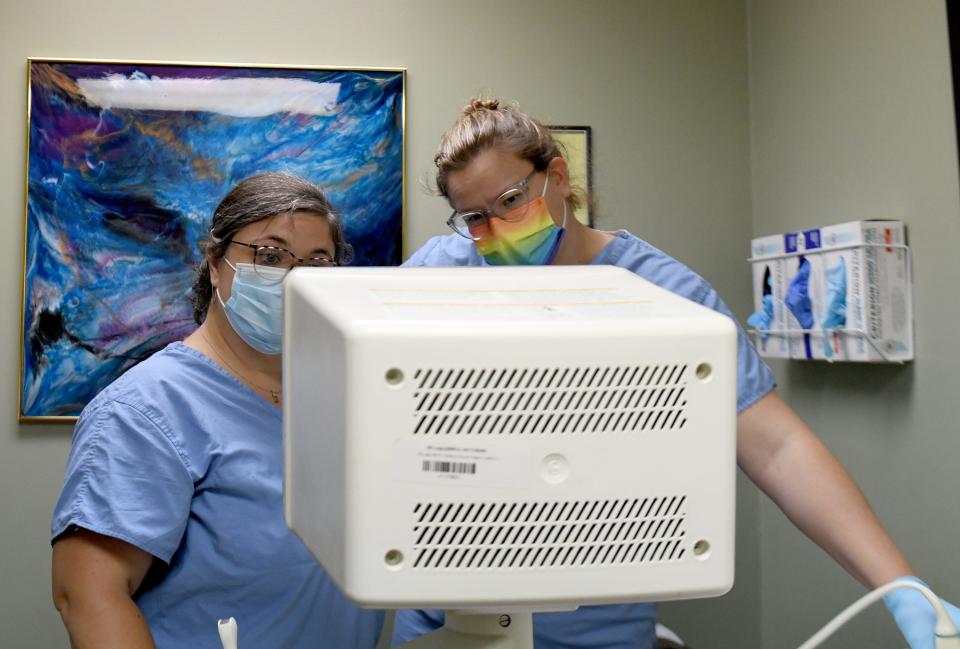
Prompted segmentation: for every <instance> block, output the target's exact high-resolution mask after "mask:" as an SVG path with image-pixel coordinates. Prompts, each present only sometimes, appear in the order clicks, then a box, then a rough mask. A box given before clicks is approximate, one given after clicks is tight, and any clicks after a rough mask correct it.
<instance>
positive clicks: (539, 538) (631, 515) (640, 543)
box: [413, 496, 686, 570]
mask: <svg viewBox="0 0 960 649" xmlns="http://www.w3.org/2000/svg"><path fill="white" fill-rule="evenodd" d="M685 503H686V497H685V496H665V497H661V498H634V499H622V500H583V501H566V502H487V503H465V502H460V503H456V502H454V503H419V504H417V505H416V507H414V510H413V518H414V526H413V535H414V543H413V550H414V561H413V568H414V569H432V570H471V569H481V570H483V569H487V570H489V569H497V570H516V569H535V568H580V567H596V566H627V565H638V564H658V563H666V562H677V561H680V560H682V559H683V557H684V553H685V551H686V549H685V547H684V545H683V541H684V538H685V537H686V529H685V522H686V512H685V508H684V505H685Z"/></svg>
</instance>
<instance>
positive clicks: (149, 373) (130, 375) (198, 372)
mask: <svg viewBox="0 0 960 649" xmlns="http://www.w3.org/2000/svg"><path fill="white" fill-rule="evenodd" d="M215 380H216V373H215V371H214V368H213V367H212V366H211V364H210V362H209V361H206V362H205V357H203V356H202V355H201V354H200V352H198V351H196V350H194V349H192V348H190V347H187V346H186V345H184V344H183V343H182V342H174V343H170V344H169V345H167V346H166V347H164V348H163V349H160V350H159V351H157V352H155V353H154V354H153V355H151V356H149V357H148V358H146V359H144V360H142V361H140V362H139V363H137V364H136V365H134V366H133V367H131V368H130V369H128V370H127V371H125V372H124V373H123V374H121V375H120V376H119V377H118V378H117V379H115V380H114V381H113V382H112V383H110V384H109V385H108V386H107V387H106V388H104V389H103V390H101V391H100V392H99V393H98V394H97V395H96V396H95V397H94V398H93V399H92V400H91V401H90V402H89V403H88V404H87V406H86V407H85V408H84V409H83V412H82V413H81V415H80V419H81V421H83V420H84V419H89V418H90V417H91V416H92V415H93V414H95V413H99V414H101V415H102V414H103V413H104V412H106V411H111V410H116V409H118V408H120V409H125V410H134V411H138V412H139V413H141V414H142V415H143V416H144V417H146V418H148V419H150V420H151V421H155V423H158V425H159V424H160V422H161V421H162V420H164V419H166V418H167V415H168V414H169V413H170V412H172V411H173V408H175V407H177V404H178V402H180V401H181V400H183V399H186V398H189V396H190V395H191V393H193V394H195V395H196V390H197V387H198V386H200V385H204V384H210V383H212V382H214V381H215ZM196 396H199V395H196Z"/></svg>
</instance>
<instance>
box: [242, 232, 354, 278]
mask: <svg viewBox="0 0 960 649" xmlns="http://www.w3.org/2000/svg"><path fill="white" fill-rule="evenodd" d="M230 243H235V244H237V245H238V246H246V247H247V248H250V249H252V250H253V270H254V271H256V272H257V274H258V275H260V277H262V278H263V279H266V280H270V281H280V279H282V278H283V276H282V275H280V276H279V277H278V273H276V272H271V271H275V270H277V269H280V270H285V271H286V270H290V269H291V268H293V267H294V266H297V265H300V266H309V267H312V268H327V267H330V266H336V265H337V262H336V261H334V260H333V259H330V258H329V257H326V256H320V257H308V258H306V259H303V258H301V257H297V256H296V255H295V254H293V253H292V252H290V251H289V250H287V249H286V248H279V247H277V246H261V245H258V244H256V243H243V242H242V241H231V242H230ZM261 270H262V271H264V272H262V273H261V272H259V271H261Z"/></svg>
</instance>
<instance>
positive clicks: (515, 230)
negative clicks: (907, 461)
mask: <svg viewBox="0 0 960 649" xmlns="http://www.w3.org/2000/svg"><path fill="white" fill-rule="evenodd" d="M434 161H435V163H436V166H437V176H436V185H437V189H438V192H439V193H440V194H441V195H442V196H444V197H446V199H447V200H448V201H449V203H450V205H451V207H452V208H453V214H452V215H451V216H450V218H449V220H448V221H447V223H448V225H449V226H450V227H451V228H452V229H453V231H454V232H453V234H450V235H447V236H444V237H435V238H433V239H431V240H430V241H428V242H427V243H426V245H424V246H423V248H421V249H420V250H418V251H417V252H416V253H414V255H413V256H412V257H411V258H410V259H409V260H408V261H407V263H406V264H405V265H409V266H482V265H503V264H611V265H615V266H621V267H623V268H628V269H630V270H631V271H633V272H635V273H637V275H639V276H641V277H643V278H644V279H646V280H648V281H651V282H653V283H654V284H657V285H659V286H661V287H664V288H666V289H669V290H671V291H673V292H674V293H677V294H678V295H681V296H683V297H686V298H688V299H691V300H694V301H696V302H699V303H701V304H704V305H706V306H708V307H711V308H713V309H715V310H717V311H719V312H721V313H724V314H726V315H728V316H731V317H732V315H731V313H730V311H729V309H727V307H726V306H725V305H724V304H723V301H722V300H721V299H720V297H719V296H718V295H717V293H716V292H715V291H714V290H713V288H711V287H710V285H709V284H707V283H706V282H705V281H704V280H703V279H702V278H701V277H699V276H698V275H697V274H696V273H694V272H693V271H692V270H690V269H689V268H687V267H686V266H684V265H683V264H681V263H680V262H678V261H676V260H675V259H673V258H671V257H669V256H668V255H666V254H664V253H663V252H661V251H660V250H657V249H656V248H654V247H653V246H651V245H650V244H648V243H647V242H645V241H643V240H641V239H639V238H637V237H636V236H634V235H632V234H630V233H629V232H626V231H623V230H621V231H617V232H602V231H599V230H594V229H592V228H589V227H587V226H585V225H583V224H581V223H580V222H579V221H577V220H576V219H575V218H574V217H573V209H574V208H575V207H576V206H577V204H578V202H579V201H582V200H583V196H581V195H579V193H578V191H577V188H575V187H572V186H571V184H570V178H569V175H568V170H567V163H566V160H564V158H563V155H562V153H561V151H560V148H559V147H558V145H557V143H556V141H555V140H554V139H553V137H552V135H551V133H550V131H549V129H547V128H544V126H543V125H541V124H540V123H539V122H538V121H537V120H535V119H534V118H532V117H531V116H529V115H527V114H525V113H523V112H521V111H520V110H518V109H516V108H515V107H513V106H510V105H501V104H500V102H499V101H498V100H496V99H474V100H473V101H471V102H470V104H469V105H467V106H466V107H465V108H464V109H463V112H462V114H461V116H460V118H459V119H458V120H457V121H456V122H455V123H454V125H453V126H452V127H451V128H450V129H449V130H448V131H447V132H446V133H445V134H444V136H443V138H442V139H441V142H440V147H439V149H438V151H437V154H436V156H435V158H434ZM775 387H776V384H775V382H774V378H773V374H772V373H771V371H770V369H769V368H768V367H767V365H766V364H765V363H764V362H763V361H762V360H761V359H760V357H759V355H758V354H757V353H756V350H755V349H754V348H753V346H752V345H751V344H750V342H749V341H748V340H747V338H746V335H745V334H744V332H743V331H742V330H740V331H739V343H738V373H737V412H738V415H737V461H738V463H739V466H740V468H741V469H743V471H744V472H745V473H746V474H747V475H748V476H749V477H750V478H751V480H753V481H754V482H755V483H756V484H757V485H758V486H759V487H760V488H761V489H762V490H763V491H764V492H765V493H766V494H767V495H768V496H770V497H771V498H772V499H773V500H774V502H776V503H777V505H778V506H779V507H780V508H781V509H782V510H783V511H784V512H785V513H786V514H787V516H788V517H789V518H790V520H792V521H793V522H794V523H795V524H796V525H797V526H798V527H799V528H800V529H801V530H802V531H803V532H804V533H806V534H807V536H809V537H810V538H811V539H812V540H813V541H815V542H816V543H817V544H818V545H820V546H821V547H822V548H823V549H824V550H826V551H827V552H828V553H829V554H830V555H831V556H832V557H833V558H834V559H835V560H836V561H837V562H838V563H840V564H841V565H842V566H843V567H844V568H845V569H846V570H847V571H848V572H849V573H850V574H851V575H853V576H854V577H855V578H856V579H858V580H859V581H861V582H862V583H863V584H865V585H867V586H869V587H871V588H873V587H876V586H879V585H881V584H885V583H887V582H889V581H892V580H894V579H896V578H898V577H903V576H912V575H913V574H914V571H913V568H912V567H911V566H910V564H909V562H908V561H907V559H906V558H905V557H904V555H903V554H902V553H901V552H900V550H899V549H898V548H897V546H896V545H895V544H894V542H893V541H892V540H891V538H890V537H889V536H888V535H887V533H886V532H885V531H884V529H883V527H882V526H881V524H880V522H879V520H878V519H877V517H876V515H875V514H874V512H873V511H872V509H871V508H870V505H869V504H868V503H867V501H866V499H865V498H864V496H863V494H862V493H861V492H860V490H859V488H858V487H857V485H856V484H855V483H854V481H853V479H852V478H851V477H850V475H849V474H848V473H847V472H846V470H845V469H844V468H843V467H842V466H841V465H840V463H839V462H838V461H837V459H836V458H835V457H834V456H833V454H832V453H831V452H830V451H829V450H828V449H827V447H826V446H825V445H824V444H823V443H822V442H821V441H820V440H819V439H818V438H817V436H816V435H815V434H814V433H813V432H812V431H811V430H810V429H809V428H808V427H807V426H806V424H804V422H803V421H802V420H801V419H800V418H799V417H798V416H797V415H796V414H795V413H794V412H793V411H792V410H791V409H790V408H789V406H787V405H786V404H785V403H784V402H783V400H782V399H781V398H780V397H779V395H778V394H777V392H776V390H775ZM886 601H887V604H888V607H889V608H890V610H891V612H892V613H893V615H894V618H895V619H896V621H897V623H898V625H899V626H900V629H901V631H902V632H903V633H904V635H905V637H906V638H907V639H908V641H909V642H910V644H911V647H912V648H913V649H927V648H929V649H933V640H934V626H933V609H932V607H930V606H929V604H927V603H926V601H925V600H924V599H923V598H922V596H921V595H919V594H918V593H916V592H915V591H913V590H908V589H901V590H898V591H896V592H895V593H893V594H891V595H889V596H888V597H887V598H886ZM951 612H952V613H953V615H954V618H955V619H956V620H957V622H958V623H960V612H958V611H957V609H956V608H953V607H951ZM655 621H656V610H655V608H654V606H653V605H650V604H629V605H616V606H591V607H581V608H580V609H578V610H576V611H573V612H568V613H547V614H536V615H534V636H535V645H536V647H537V649H561V648H582V649H588V648H589V649H598V648H605V649H614V648H616V649H628V648H630V649H637V648H644V649H649V648H651V647H653V646H654V624H655ZM440 624H442V615H441V613H439V612H437V611H402V612H400V613H399V614H398V616H397V621H396V627H395V633H394V641H395V643H398V642H405V641H408V640H410V639H412V638H415V637H417V636H418V635H421V634H422V633H424V632H426V631H429V630H432V629H434V628H437V627H438V626H439V625H440Z"/></svg>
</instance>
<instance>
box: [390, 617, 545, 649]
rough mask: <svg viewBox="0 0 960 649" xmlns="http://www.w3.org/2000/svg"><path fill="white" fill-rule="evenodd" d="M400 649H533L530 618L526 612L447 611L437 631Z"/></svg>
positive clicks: (531, 620)
mask: <svg viewBox="0 0 960 649" xmlns="http://www.w3.org/2000/svg"><path fill="white" fill-rule="evenodd" d="M400 649H533V617H532V614H531V613H529V612H526V613H471V612H469V611H447V612H446V622H445V623H444V625H443V626H442V627H441V628H439V629H437V630H436V631H432V632H430V633H427V634H426V635H423V636H420V637H419V638H417V639H416V640H412V641H410V642H407V643H405V644H402V645H400Z"/></svg>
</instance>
